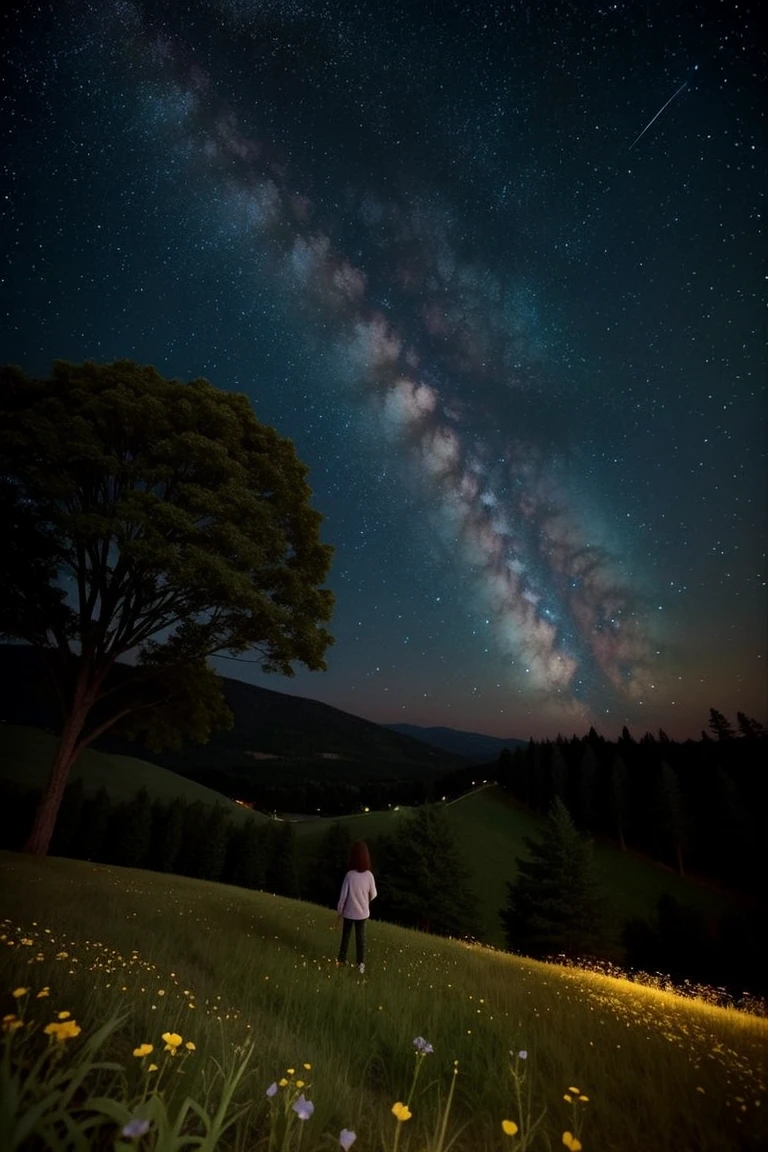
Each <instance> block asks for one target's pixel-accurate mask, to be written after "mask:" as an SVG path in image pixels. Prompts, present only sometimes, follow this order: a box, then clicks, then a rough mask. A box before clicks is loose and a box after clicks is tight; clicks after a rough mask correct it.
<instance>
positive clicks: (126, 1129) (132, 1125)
mask: <svg viewBox="0 0 768 1152" xmlns="http://www.w3.org/2000/svg"><path fill="white" fill-rule="evenodd" d="M121 1132H122V1135H123V1136H125V1138H126V1139H127V1140H139V1139H140V1138H141V1137H142V1136H146V1134H147V1132H149V1120H140V1119H139V1117H138V1116H134V1117H133V1119H132V1120H129V1121H128V1123H127V1124H125V1125H123V1128H122V1130H121Z"/></svg>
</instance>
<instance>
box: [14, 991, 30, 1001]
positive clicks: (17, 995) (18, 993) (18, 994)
mask: <svg viewBox="0 0 768 1152" xmlns="http://www.w3.org/2000/svg"><path fill="white" fill-rule="evenodd" d="M27 992H29V988H14V990H13V992H11V996H13V998H14V1000H20V999H21V997H22V996H26V994H27Z"/></svg>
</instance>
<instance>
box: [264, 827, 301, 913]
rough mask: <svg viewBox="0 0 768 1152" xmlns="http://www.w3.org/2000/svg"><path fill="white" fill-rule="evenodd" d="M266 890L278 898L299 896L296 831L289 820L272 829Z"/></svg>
mask: <svg viewBox="0 0 768 1152" xmlns="http://www.w3.org/2000/svg"><path fill="white" fill-rule="evenodd" d="M266 889H267V891H268V892H274V893H275V894H276V895H278V896H298V895H299V879H298V869H297V865H296V830H295V828H294V826H293V824H291V823H290V822H289V821H288V820H285V821H282V822H281V823H280V824H278V825H276V826H274V827H273V828H272V836H271V844H270V846H269V851H268V856H267V874H266Z"/></svg>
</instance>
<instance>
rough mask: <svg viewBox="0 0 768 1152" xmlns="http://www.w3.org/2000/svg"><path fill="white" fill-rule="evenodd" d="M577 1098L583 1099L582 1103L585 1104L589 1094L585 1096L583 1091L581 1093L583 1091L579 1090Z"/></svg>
mask: <svg viewBox="0 0 768 1152" xmlns="http://www.w3.org/2000/svg"><path fill="white" fill-rule="evenodd" d="M579 1100H583V1101H584V1103H585V1104H586V1103H587V1101H588V1100H589V1096H585V1095H584V1093H583V1092H581V1093H580V1094H579Z"/></svg>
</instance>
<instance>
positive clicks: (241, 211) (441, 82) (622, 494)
mask: <svg viewBox="0 0 768 1152" xmlns="http://www.w3.org/2000/svg"><path fill="white" fill-rule="evenodd" d="M51 9H55V15H54V14H52V13H51V11H50V10H51ZM757 14H758V4H757V2H755V3H739V4H736V3H734V2H733V0H727V2H725V3H713V2H712V0H708V2H707V3H704V4H699V3H695V4H694V3H690V2H688V0H670V2H664V3H661V2H659V0H657V2H655V3H650V2H645V0H634V2H630V0H627V2H623V0H622V2H617V3H608V2H606V3H600V2H595V0H572V2H569V3H565V2H563V3H557V2H553V3H548V2H547V0H542V3H540V4H534V3H532V2H531V3H522V2H516V0H508V2H506V3H498V4H493V3H484V2H483V0H476V2H474V3H463V4H458V3H451V2H450V0H442V2H434V3H429V4H426V3H419V2H418V0H365V2H360V3H358V2H356V0H327V2H323V0H283V2H278V0H189V3H185V4H172V3H170V2H166V3H159V2H157V3H151V2H150V3H146V4H142V3H140V2H135V3H132V2H130V0H103V2H101V0H97V2H93V3H88V2H87V0H77V2H76V3H69V2H57V3H56V4H50V5H48V4H41V5H39V6H38V5H32V4H26V3H25V4H23V5H18V6H17V7H16V8H14V10H13V11H12V13H11V14H10V16H6V17H5V19H4V26H3V29H2V47H1V48H0V55H1V60H0V76H1V77H2V79H0V90H1V92H2V133H3V137H2V201H1V203H2V225H1V226H0V244H1V245H2V277H3V282H2V300H1V301H0V316H1V317H2V342H1V344H0V356H2V359H3V361H5V362H8V361H10V362H13V363H17V364H20V365H21V366H22V367H23V368H24V369H25V370H26V371H28V372H30V373H32V374H46V373H47V371H48V369H49V368H50V364H51V362H52V360H53V359H55V358H65V359H70V360H75V361H80V360H83V359H86V358H90V359H95V360H103V361H106V360H111V359H114V358H116V357H130V358H133V359H136V360H138V361H140V362H142V363H152V364H154V365H155V366H156V367H157V368H158V369H159V370H160V371H161V372H163V373H164V374H166V375H171V376H177V377H181V378H183V379H189V378H191V377H195V376H206V377H207V378H208V379H210V380H211V381H212V382H213V383H214V384H216V385H218V386H220V387H222V388H227V389H234V390H238V391H243V392H247V393H248V395H249V396H250V397H251V398H252V401H253V403H254V407H255V410H256V413H257V415H258V416H259V417H260V419H262V420H263V421H265V422H267V423H271V424H274V426H275V427H276V428H277V429H278V430H279V431H280V432H281V433H282V434H284V435H287V436H290V437H291V438H292V439H293V440H294V441H295V443H296V446H297V449H298V451H299V453H300V455H301V456H302V457H303V458H304V459H305V460H306V461H307V463H308V464H309V466H310V469H311V472H310V483H311V485H312V488H313V490H314V493H315V504H316V506H317V507H318V508H319V509H320V510H321V511H322V512H323V513H324V514H325V516H326V520H325V524H324V537H325V539H327V540H328V541H330V542H331V543H332V544H333V545H334V546H335V548H336V555H335V560H334V564H333V568H332V571H331V575H330V578H329V585H330V587H331V588H332V589H333V591H334V592H335V594H336V597H337V608H336V613H335V616H334V620H333V622H332V625H331V630H332V632H333V633H334V634H335V636H336V644H335V646H334V647H333V648H332V649H331V650H330V652H329V658H328V662H329V670H328V672H327V673H312V674H310V673H307V672H303V673H302V672H299V674H298V675H297V676H296V678H295V679H293V680H290V681H289V680H284V679H282V678H280V677H270V678H269V679H267V678H265V677H263V676H261V674H260V672H259V668H258V666H257V665H256V664H251V663H245V662H243V663H239V664H236V663H234V662H232V661H229V660H221V661H218V662H217V666H218V667H219V668H220V670H221V671H222V672H224V673H225V674H227V675H237V676H240V677H241V678H243V679H251V680H254V681H255V682H257V683H266V684H268V685H269V686H270V687H273V688H277V689H279V690H288V691H292V692H295V693H298V694H300V695H304V696H312V697H314V698H316V699H320V700H325V701H327V702H328V703H331V704H334V705H336V706H337V707H341V708H344V709H346V710H348V711H351V712H354V713H357V714H358V715H362V716H366V717H369V718H370V719H372V720H376V721H380V722H398V721H401V722H410V723H415V724H447V725H450V726H452V727H457V728H468V729H472V730H475V731H485V732H489V733H493V734H496V735H503V736H520V737H527V736H529V735H534V736H546V735H550V736H554V735H555V734H556V733H557V732H558V731H561V732H563V733H566V734H569V735H570V734H571V733H572V732H574V731H575V732H577V733H583V732H584V731H585V730H586V727H587V726H588V725H589V724H590V723H594V724H595V726H596V727H597V728H598V729H599V730H600V731H601V732H603V733H604V734H605V735H606V736H616V735H618V733H619V731H620V729H621V727H622V725H623V724H625V723H626V724H628V725H629V727H630V729H631V730H632V731H633V732H634V733H635V735H638V736H639V735H641V734H642V733H643V732H644V731H645V730H646V729H652V730H655V729H657V728H658V727H663V728H664V729H665V731H666V732H667V733H668V734H669V735H670V736H673V737H684V736H689V735H691V736H697V735H698V733H699V731H700V730H701V728H702V727H704V726H705V725H706V723H707V718H708V709H709V707H711V706H714V707H717V708H719V709H720V710H722V711H724V712H726V713H728V714H730V715H731V717H734V716H735V712H736V710H737V709H741V710H743V711H746V712H747V713H748V714H751V715H754V716H756V717H758V718H759V719H761V720H765V719H766V695H767V683H766V663H767V660H768V657H767V656H766V606H767V593H766V569H765V556H764V550H765V539H766V455H765V428H766V424H765V415H764V404H765V372H766V364H765V356H764V352H765V327H764V319H763V311H762V310H763V305H764V283H765V282H764V279H763V277H764V272H765V269H764V266H763V265H764V260H763V256H764V251H765V249H764V246H763V244H764V242H763V239H762V218H761V211H762V199H763V193H764V190H765V188H766V187H768V180H767V177H768V171H767V170H766V163H765V132H764V127H765V125H764V118H763V117H764V112H763V109H764V108H765V107H766V99H765V97H766V92H765V81H764V78H765V75H766V60H765V56H764V55H761V53H760V52H759V51H758V48H757V45H758V42H759V37H758V28H757ZM665 105H666V107H665Z"/></svg>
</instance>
